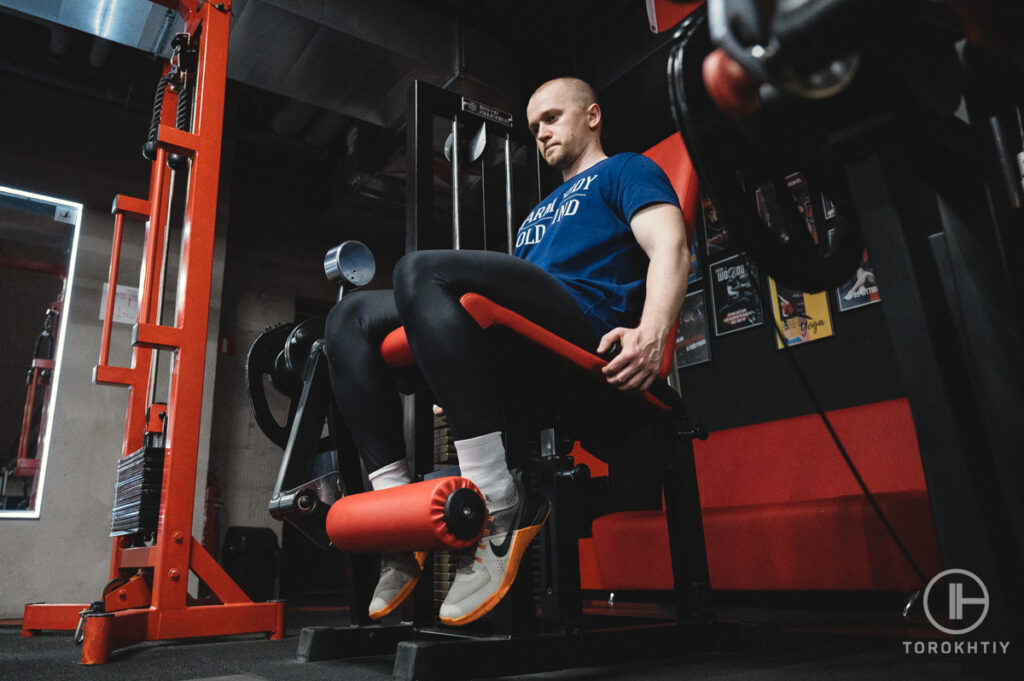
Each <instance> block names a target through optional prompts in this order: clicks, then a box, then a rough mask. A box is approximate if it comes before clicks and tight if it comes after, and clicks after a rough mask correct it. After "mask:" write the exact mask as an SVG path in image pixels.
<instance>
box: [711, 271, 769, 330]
mask: <svg viewBox="0 0 1024 681" xmlns="http://www.w3.org/2000/svg"><path fill="white" fill-rule="evenodd" d="M751 267H752V268H753V265H751ZM710 273H711V299H712V305H713V307H714V310H715V335H716V336H724V335H726V334H729V333H734V332H736V331H742V330H744V329H752V328H754V327H755V326H761V324H763V323H764V308H763V306H762V304H761V292H760V287H759V285H758V275H757V269H756V268H753V271H752V272H749V271H747V267H746V265H745V264H744V262H743V260H742V259H741V258H740V256H738V255H734V256H732V257H729V258H726V259H724V260H719V261H718V262H716V263H714V264H712V265H711V270H710Z"/></svg>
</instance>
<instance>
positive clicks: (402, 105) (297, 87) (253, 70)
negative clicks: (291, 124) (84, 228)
mask: <svg viewBox="0 0 1024 681" xmlns="http://www.w3.org/2000/svg"><path fill="white" fill-rule="evenodd" d="M232 11H233V14H234V16H235V22H234V28H233V30H232V33H231V56H230V59H229V64H228V76H229V77H230V78H232V79H234V80H238V81H241V82H243V83H247V84H249V85H254V86H256V87H260V88H263V89H266V90H270V91H272V92H276V93H279V94H282V95H285V96H288V97H290V98H292V99H296V100H299V101H302V102H307V103H310V104H316V105H317V106H320V107H322V108H324V109H327V110H329V111H334V112H337V113H342V114H345V115H346V116H350V117H352V118H357V119H359V120H362V121H366V122H369V123H374V124H376V125H380V126H385V127H390V128H392V129H394V128H397V127H399V126H400V125H401V124H402V123H403V122H404V117H405V109H406V92H407V90H408V88H409V85H410V84H411V83H412V81H413V80H414V79H420V80H424V81H426V82H429V83H432V84H434V85H438V86H440V85H444V84H446V83H451V89H453V90H455V91H459V92H462V93H463V94H466V95H468V96H474V97H477V98H482V99H485V100H487V101H488V102H490V103H493V104H495V105H496V106H506V107H507V106H508V102H509V98H508V93H517V92H518V85H519V84H518V72H517V70H516V68H515V66H514V63H513V61H512V59H511V57H510V56H509V55H508V54H507V53H506V52H505V50H504V49H503V48H501V47H500V46H499V45H498V44H497V43H495V42H493V41H492V40H490V39H489V38H486V37H484V36H483V35H481V34H479V33H476V32H474V31H471V30H465V29H463V28H462V27H461V26H459V24H458V23H457V22H456V21H453V20H451V19H448V18H446V17H442V16H440V15H438V14H434V13H432V12H429V11H426V10H424V9H422V8H420V7H418V6H416V5H413V4H411V3H408V2H404V1H403V0H346V2H337V1H336V0H245V1H243V0H235V3H234V5H233V6H232ZM463 65H465V69H463ZM467 72H468V73H469V74H471V75H472V78H468V77H464V76H466V73H467Z"/></svg>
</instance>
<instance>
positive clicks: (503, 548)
mask: <svg viewBox="0 0 1024 681" xmlns="http://www.w3.org/2000/svg"><path fill="white" fill-rule="evenodd" d="M520 494H525V492H522V491H520ZM525 512H526V502H525V500H524V502H523V504H522V505H520V506H519V512H518V513H517V514H516V517H515V519H514V520H513V521H512V524H511V525H509V530H508V532H506V533H505V538H504V539H503V540H502V542H501V543H500V544H497V545H496V544H495V543H494V540H490V541H488V543H489V544H490V545H491V551H494V555H496V556H497V557H498V558H504V557H505V554H506V553H508V550H509V547H511V546H512V537H513V535H515V533H516V532H515V529H516V528H518V527H519V525H520V524H522V523H521V521H522V519H523V513H525Z"/></svg>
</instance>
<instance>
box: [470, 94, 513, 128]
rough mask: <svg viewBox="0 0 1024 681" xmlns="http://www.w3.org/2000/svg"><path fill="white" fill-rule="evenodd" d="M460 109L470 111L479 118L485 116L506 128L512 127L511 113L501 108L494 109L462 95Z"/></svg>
mask: <svg viewBox="0 0 1024 681" xmlns="http://www.w3.org/2000/svg"><path fill="white" fill-rule="evenodd" d="M462 110H463V111H465V112H466V113H471V114H474V115H476V116H480V117H481V118H486V119H487V120H489V121H493V122H495V123H498V124H500V125H504V126H505V127H506V128H511V127H512V114H510V113H506V112H504V111H502V110H501V109H495V108H494V107H493V106H487V105H486V104H481V103H480V102H476V101H473V100H472V99H468V98H466V97H463V98H462Z"/></svg>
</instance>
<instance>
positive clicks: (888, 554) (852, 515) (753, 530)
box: [593, 491, 941, 591]
mask: <svg viewBox="0 0 1024 681" xmlns="http://www.w3.org/2000/svg"><path fill="white" fill-rule="evenodd" d="M875 498H876V500H877V501H878V504H879V506H880V507H881V508H882V511H883V512H884V513H885V515H886V517H887V518H888V519H889V521H890V522H891V523H892V525H893V527H894V528H895V529H896V532H897V533H898V534H899V536H900V538H901V539H902V540H903V542H904V543H905V544H906V546H907V548H908V550H909V551H910V554H911V555H912V556H913V557H914V560H915V561H917V563H918V565H919V566H920V567H921V569H922V570H923V571H924V572H925V574H926V575H929V574H935V573H937V572H938V571H939V570H940V569H941V568H940V560H939V551H938V546H937V544H936V541H935V532H934V530H933V525H932V515H931V509H930V506H929V505H928V496H927V494H926V493H925V492H923V491H913V492H895V493H888V494H879V495H877V496H876V497H875ZM703 517H704V534H705V539H706V542H707V550H708V570H709V572H710V575H711V586H712V587H713V588H714V589H716V590H794V591H804V590H855V591H856V590H864V591H867V590H899V591H908V590H912V589H916V588H919V587H920V586H921V584H920V583H919V580H918V579H917V576H916V575H915V574H914V572H913V571H912V570H911V568H910V567H909V566H908V565H907V563H906V561H905V560H904V559H903V555H902V554H901V553H900V551H899V549H898V548H897V547H896V544H895V543H894V542H893V541H892V539H891V538H890V537H889V535H888V533H886V531H885V528H884V527H883V525H882V523H881V521H880V520H879V519H878V516H876V515H875V513H874V511H873V510H872V509H871V507H870V506H869V505H868V503H867V501H866V499H865V498H864V497H862V496H845V497H838V498H833V499H819V500H816V501H804V502H798V503H787V504H763V505H758V506H746V507H733V508H713V509H706V510H705V511H704V513H703ZM593 534H594V541H593V546H594V552H595V554H596V556H597V565H598V569H599V572H600V576H601V584H602V586H603V588H604V589H607V590H610V591H615V590H639V591H642V590H665V589H671V588H672V567H671V561H670V558H669V552H668V525H667V523H666V521H665V515H664V513H662V512H660V511H627V512H621V513H612V514H609V515H606V516H602V517H600V518H598V519H597V520H595V521H594V525H593Z"/></svg>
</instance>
